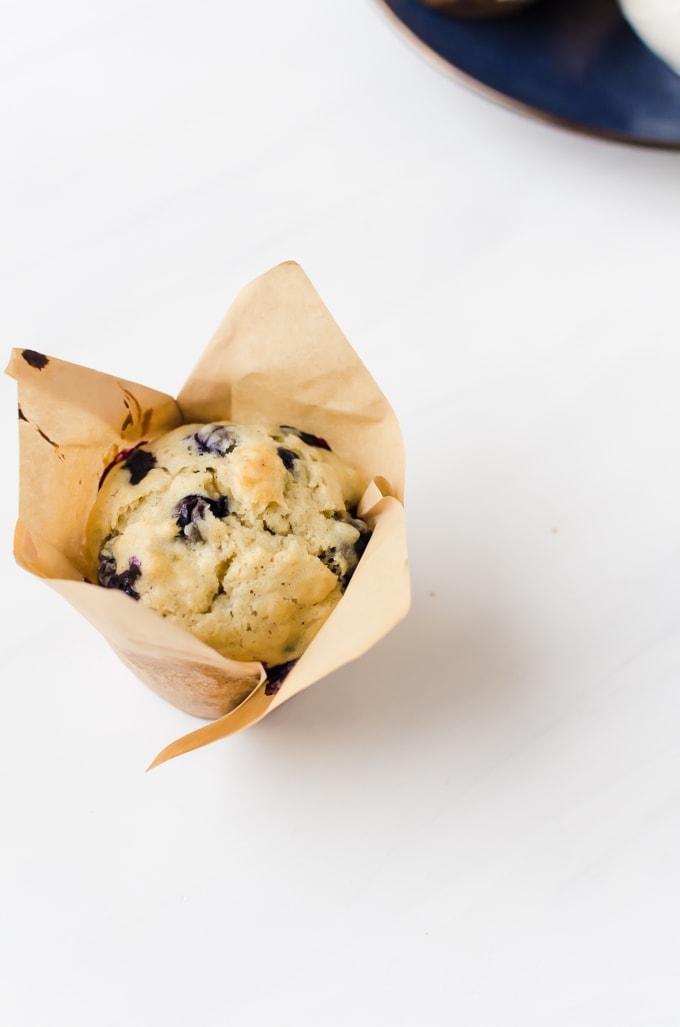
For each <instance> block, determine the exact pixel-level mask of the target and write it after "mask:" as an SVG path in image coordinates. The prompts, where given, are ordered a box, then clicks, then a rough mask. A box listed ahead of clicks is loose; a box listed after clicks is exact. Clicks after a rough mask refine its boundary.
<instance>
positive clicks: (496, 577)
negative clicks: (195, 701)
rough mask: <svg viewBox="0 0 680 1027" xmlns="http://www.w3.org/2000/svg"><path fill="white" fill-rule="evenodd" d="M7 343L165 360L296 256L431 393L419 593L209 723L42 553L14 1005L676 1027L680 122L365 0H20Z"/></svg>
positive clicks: (3, 697)
mask: <svg viewBox="0 0 680 1027" xmlns="http://www.w3.org/2000/svg"><path fill="white" fill-rule="evenodd" d="M3 23H4V24H3V27H2V32H1V33H0V82H1V84H2V89H1V90H0V110H1V112H2V113H1V126H2V140H3V151H4V156H3V158H2V161H1V162H0V203H1V204H2V209H1V211H0V224H1V236H2V239H1V243H0V260H1V263H2V266H1V268H0V274H1V278H0V281H1V283H2V297H1V303H2V306H1V309H0V336H1V338H2V342H3V345H4V346H5V353H6V356H8V355H9V350H10V348H11V347H12V346H22V347H30V348H34V349H38V350H42V351H45V352H47V353H50V354H53V355H55V356H59V357H62V358H64V359H67V360H72V361H76V362H79V363H83V364H87V365H89V366H94V367H97V368H99V369H101V370H103V371H108V372H110V373H113V374H117V375H120V376H121V377H128V378H133V379H137V380H139V381H142V382H145V383H146V384H149V385H152V386H155V387H157V388H160V389H163V390H165V391H168V392H170V393H173V394H174V393H176V392H177V391H178V389H179V387H180V386H181V384H182V382H183V380H184V378H185V376H186V374H187V373H188V371H189V369H190V368H191V366H192V365H193V363H194V361H195V359H196V357H197V356H198V354H199V353H200V351H201V349H202V348H203V346H204V344H205V343H206V341H207V339H208V338H209V336H210V335H211V333H212V331H213V329H214V328H215V327H216V325H217V323H218V322H219V320H220V319H221V317H222V315H223V313H224V312H225V310H226V309H227V307H228V306H229V304H230V302H231V300H232V298H233V296H234V294H235V293H236V291H237V290H238V289H239V288H240V287H241V286H242V285H244V284H245V283H246V282H248V281H249V280H250V279H251V278H253V277H255V276H257V275H258V274H260V273H261V272H263V271H265V270H266V269H268V268H269V267H271V266H272V265H274V264H276V263H278V262H279V261H280V260H284V259H287V258H293V259H296V260H298V261H299V262H300V263H301V264H302V266H303V268H304V269H305V271H306V272H307V274H308V275H309V276H310V278H311V279H312V281H313V283H314V284H315V286H316V287H317V289H318V290H319V292H320V293H321V295H322V297H323V298H324V300H325V302H326V303H327V305H328V306H329V308H330V310H331V312H332V313H333V314H334V316H335V317H336V320H337V321H338V322H339V324H340V326H341V327H342V328H343V330H344V331H345V333H346V334H347V336H348V337H349V339H350V341H351V342H352V343H353V345H354V347H355V348H356V349H357V350H358V352H359V354H360V355H361V357H362V358H363V360H364V361H365V363H366V364H367V365H368V366H369V368H370V370H371V371H372V373H373V374H374V376H375V378H376V379H377V380H378V382H379V383H380V385H381V386H382V388H383V389H384V391H385V392H386V393H387V395H388V397H389V398H390V400H391V402H392V404H393V406H394V407H395V409H396V411H397V414H398V416H399V418H400V420H401V423H402V426H403V429H404V434H405V438H406V445H407V454H408V461H409V472H408V483H407V484H408V493H407V513H408V526H409V542H410V556H411V564H412V579H413V600H414V601H413V610H412V613H411V615H410V616H409V618H408V620H407V621H406V622H404V624H403V625H401V626H400V627H399V628H398V629H397V630H395V632H394V633H393V634H391V635H390V636H389V637H387V638H386V639H385V640H384V641H383V642H382V643H380V644H379V645H378V646H377V647H376V648H375V649H374V650H373V651H372V652H371V653H370V654H368V655H367V656H366V657H365V658H363V659H362V660H360V661H359V662H357V663H355V664H353V665H351V666H349V667H346V668H344V669H343V670H341V671H339V672H337V673H335V674H334V675H332V676H331V677H330V678H328V679H326V680H325V681H323V682H321V683H319V684H317V685H315V686H314V687H313V688H311V689H309V690H308V691H307V692H305V693H304V694H302V695H301V696H299V697H297V698H296V699H294V700H292V701H291V702H290V703H288V704H286V705H284V706H283V707H282V708H281V709H280V710H279V711H277V712H276V713H275V714H273V715H272V716H271V717H269V718H267V719H266V720H265V721H263V722H262V723H261V724H260V725H257V726H256V727H254V728H252V729H250V730H248V731H246V732H244V733H243V734H241V735H237V736H235V737H234V738H231V739H228V740H225V741H223V742H220V743H217V744H214V745H212V746H210V747H207V748H204V749H202V750H200V751H197V752H195V753H192V754H189V755H187V756H184V757H182V758H181V759H178V760H175V761H174V762H171V763H169V764H167V765H164V766H162V767H160V768H159V769H157V770H155V771H153V772H152V773H150V774H145V773H144V768H145V767H146V765H147V764H148V763H149V762H150V760H151V759H152V758H153V756H155V754H156V753H157V752H158V751H159V750H160V749H161V748H162V747H163V746H164V745H165V744H166V743H168V742H169V741H171V740H172V739H173V738H176V737H178V736H179V735H182V734H184V733H186V732H187V731H189V730H191V729H192V728H193V727H194V726H197V725H198V723H199V722H197V721H193V720H192V719H191V718H189V717H187V716H186V715H184V714H182V713H180V712H179V711H177V710H175V709H174V708H172V707H170V706H168V705H166V704H164V703H163V702H162V701H161V700H160V699H158V698H157V697H156V696H154V695H153V694H152V693H151V692H149V691H147V690H146V689H145V688H144V687H143V686H142V685H141V684H139V682H138V681H137V680H136V679H135V678H133V677H132V675H131V674H130V673H129V672H128V671H127V670H126V669H125V668H124V667H123V665H122V664H120V663H119V662H118V661H117V659H116V658H115V657H114V656H113V654H112V653H111V652H110V651H109V649H108V648H107V646H106V644H105V643H104V642H103V640H102V639H101V638H100V636H99V635H97V634H96V633H95V632H94V630H93V629H92V628H90V627H89V625H88V624H87V623H86V622H85V621H84V620H82V619H81V618H80V617H79V616H78V615H77V614H75V613H74V612H73V611H72V610H71V609H70V608H69V607H68V606H67V605H66V604H65V603H64V602H63V601H62V600H61V599H59V598H58V597H57V596H55V595H53V594H52V593H51V591H50V590H49V589H48V588H46V587H45V586H44V585H42V584H41V583H40V581H38V580H37V579H35V578H32V577H31V576H29V575H28V574H26V573H25V572H23V571H21V570H20V569H18V568H17V567H15V565H14V563H13V560H12V557H11V535H12V530H13V525H14V520H15V515H16V495H17V484H16V479H17V457H16V444H15V437H16V424H15V421H16V406H15V402H16V400H15V390H14V383H13V382H12V381H10V380H9V379H7V378H3V380H2V383H1V389H2V393H1V396H0V399H1V416H2V430H3V437H4V438H5V440H6V443H5V448H4V454H5V456H4V460H5V485H4V490H3V500H2V504H0V518H1V521H2V524H1V532H2V547H1V554H0V559H1V560H2V581H3V588H2V592H1V593H0V598H1V602H2V621H1V623H2V627H1V628H0V638H1V642H2V648H1V650H0V656H1V661H2V662H1V666H2V682H1V685H0V1022H1V1023H2V1024H3V1025H7V1027H155V1025H157V1024H158V1025H160V1024H163V1025H169V1027H180V1025H181V1027H184V1025H192V1027H194V1025H200V1027H213V1025H234V1027H259V1025H263V1027H264V1025H267V1027H336V1025H337V1027H344V1025H352V1027H357V1025H358V1027H364V1025H366V1027H368V1025H370V1027H373V1025H379V1027H381V1025H383V1024H384V1025H389V1027H401V1025H404V1027H411V1025H425V1027H429V1025H432V1027H435V1025H436V1027H439V1025H450V1024H456V1025H457V1024H460V1025H462V1027H515V1025H517V1027H534V1025H536V1027H539V1025H540V1027H543V1025H546V1024H550V1025H551V1027H562V1025H569V1027H571V1025H579V1027H584V1025H585V1027H591V1025H592V1027H601V1025H605V1027H606V1025H609V1024H612V1025H614V1024H615V1025H617V1027H628V1025H631V1027H632V1025H641V1027H650V1025H661V1024H663V1025H666V1024H667V1025H677V1024H678V1022H680V991H679V989H678V984H677V980H676V977H677V973H676V971H677V963H678V923H679V921H680V876H679V873H678V856H679V852H678V850H679V849H680V740H679V738H680V730H679V729H680V544H679V542H680V476H679V474H678V456H679V450H680V404H679V402H678V392H679V388H678V386H679V376H680V355H679V351H678V339H677V336H678V316H679V312H680V297H679V292H678V231H679V229H680V167H679V164H678V160H679V158H678V156H677V155H676V154H669V153H662V152H652V151H643V150H637V149H634V148H629V147H625V146H621V145H618V144H611V143H605V142H598V141H595V140H590V139H586V138H583V137H580V136H577V135H574V134H570V133H567V132H564V131H561V130H559V129H557V128H553V127H550V126H547V125H544V124H542V123H538V122H534V121H531V120H528V119H525V118H523V117H521V116H519V115H517V114H514V113H511V112H508V111H506V110H504V109H502V108H500V107H497V106H494V105H493V104H491V103H490V102H488V101H487V100H485V99H482V98H479V97H477V96H476V95H473V94H472V93H470V92H468V91H466V90H465V89H464V88H463V87H462V86H461V85H460V84H459V83H457V82H456V81H455V80H453V79H452V78H449V77H447V76H446V75H443V74H441V73H440V72H439V71H437V70H435V69H434V68H432V67H431V66H430V65H429V64H428V63H426V62H425V61H424V60H423V59H422V57H421V56H420V55H418V54H417V53H416V52H415V51H414V50H413V49H411V48H410V47H409V45H408V44H407V42H406V40H405V38H404V37H402V36H401V35H400V34H399V33H398V32H397V31H396V30H395V27H394V25H393V24H392V23H391V22H390V21H388V20H387V19H386V18H385V16H384V14H383V12H382V11H381V10H380V9H379V8H378V7H377V6H374V5H373V4H372V3H371V2H369V0H344V2H343V3H328V2H327V3H321V2H319V0H290V2H288V3H280V2H278V0H259V2H258V3H252V4H248V3H238V4H237V3H235V2H232V0H222V2H221V3H217V2H216V0H195V2H194V3H192V4H188V3H180V2H177V0H163V2H162V3H161V2H159V0H135V2H132V0H119V2H117V3H116V4H103V3H96V2H95V3H93V2H91V0H88V2H85V0H81V2H77V0H63V2H62V3H59V4H50V3H48V2H47V0H33V2H31V0H28V2H26V0H10V2H9V3H6V4H5V5H4V14H3Z"/></svg>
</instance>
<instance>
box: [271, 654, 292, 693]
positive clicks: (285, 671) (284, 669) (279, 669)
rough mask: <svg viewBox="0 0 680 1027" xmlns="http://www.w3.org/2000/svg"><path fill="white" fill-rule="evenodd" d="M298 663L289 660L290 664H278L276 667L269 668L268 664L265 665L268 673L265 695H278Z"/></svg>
mask: <svg viewBox="0 0 680 1027" xmlns="http://www.w3.org/2000/svg"><path fill="white" fill-rule="evenodd" d="M296 663H297V660H289V661H288V663H278V664H277V665H276V666H275V667H268V666H267V665H266V663H265V664H263V666H264V669H265V671H266V673H267V683H266V684H265V686H264V694H265V695H276V693H277V692H278V690H279V688H280V687H281V685H282V684H283V682H284V681H285V680H286V678H287V677H288V675H289V674H290V672H291V670H292V669H293V667H294V666H295V664H296Z"/></svg>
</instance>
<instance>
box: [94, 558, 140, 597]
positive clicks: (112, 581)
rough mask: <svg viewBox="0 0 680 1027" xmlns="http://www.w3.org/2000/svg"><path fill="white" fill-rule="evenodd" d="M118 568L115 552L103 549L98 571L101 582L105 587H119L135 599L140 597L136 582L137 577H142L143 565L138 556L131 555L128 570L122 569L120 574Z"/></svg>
mask: <svg viewBox="0 0 680 1027" xmlns="http://www.w3.org/2000/svg"><path fill="white" fill-rule="evenodd" d="M117 570H118V567H117V564H116V558H115V556H114V555H113V553H112V552H111V551H110V550H108V549H102V551H101V552H100V554H99V568H98V571H97V580H98V581H99V584H100V585H102V586H103V587H104V588H118V589H120V591H121V592H125V594H126V595H129V596H131V597H132V598H133V599H139V592H137V591H136V590H135V588H134V584H135V582H136V581H137V578H139V577H141V574H142V565H141V563H140V562H139V560H138V559H137V557H136V556H131V557H130V559H129V560H128V567H127V570H126V571H121V573H120V574H118V573H116V572H117Z"/></svg>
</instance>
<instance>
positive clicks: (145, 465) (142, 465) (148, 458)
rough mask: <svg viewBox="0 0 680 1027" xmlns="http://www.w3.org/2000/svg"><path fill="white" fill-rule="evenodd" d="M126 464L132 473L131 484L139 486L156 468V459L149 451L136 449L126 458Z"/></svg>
mask: <svg viewBox="0 0 680 1027" xmlns="http://www.w3.org/2000/svg"><path fill="white" fill-rule="evenodd" d="M141 445H143V443H141ZM124 463H125V467H126V468H127V470H128V471H129V472H130V484H131V485H139V483H140V481H142V480H143V479H144V478H146V476H147V474H148V473H149V471H150V470H151V469H152V468H153V467H155V466H156V457H155V456H154V455H153V453H150V452H149V451H148V449H138V448H135V449H133V450H132V452H131V453H130V454H129V455H128V456H127V457H126V458H125V461H124Z"/></svg>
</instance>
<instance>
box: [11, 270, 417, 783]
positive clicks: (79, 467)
mask: <svg viewBox="0 0 680 1027" xmlns="http://www.w3.org/2000/svg"><path fill="white" fill-rule="evenodd" d="M8 373H9V374H11V375H12V376H13V377H14V378H16V380H17V385H18V393H19V439H20V488H19V519H18V522H17V527H16V533H15V543H14V554H15V557H16V560H17V562H18V563H19V564H20V565H21V566H22V567H25V568H26V569H27V570H29V571H31V572H32V573H33V574H35V575H37V576H38V577H41V578H43V579H44V580H45V581H46V582H47V584H49V585H50V586H51V587H52V588H54V589H55V590H56V591H57V592H59V593H60V594H61V595H63V596H64V597H65V598H66V599H67V600H68V601H69V602H70V603H71V604H72V605H73V606H74V607H75V608H76V609H77V610H78V611H79V612H80V613H82V614H83V616H85V617H86V618H87V619H88V620H89V621H90V622H91V623H92V624H93V625H94V626H95V627H96V628H98V629H99V631H100V632H101V633H102V634H103V635H104V637H105V638H106V639H107V641H108V642H109V644H110V645H111V646H112V648H113V649H114V650H115V652H116V653H117V654H118V656H119V657H120V658H121V660H122V661H123V662H124V663H125V664H126V665H127V666H128V667H129V668H130V669H131V670H132V671H133V672H134V673H135V674H136V675H137V677H139V678H140V679H141V680H142V681H143V682H144V683H145V684H147V685H148V686H150V687H151V688H152V689H153V690H154V691H156V692H157V693H158V694H159V695H161V696H162V697H163V698H164V699H166V700H168V701H169V702H171V703H173V704H174V705H175V706H177V707H179V708H180V709H182V710H184V711H185V712H187V713H190V714H193V715H194V716H199V717H203V718H206V719H209V720H210V721H211V722H210V723H208V724H206V725H204V726H202V727H200V728H198V729H197V730H195V731H192V732H191V733H190V734H187V735H185V736H184V737H182V738H180V739H178V740H177V741H175V742H172V743H171V744H170V745H168V746H167V747H166V748H165V749H163V751H162V752H161V753H160V754H159V755H158V756H157V757H156V759H155V760H154V761H153V762H152V764H151V766H152V767H153V766H156V765H157V764H159V763H162V762H164V761H165V760H167V759H170V758H172V757H174V756H179V755H180V754H182V753H185V752H188V751H189V750H191V749H195V748H198V747H199V746H202V745H206V744H207V743H208V742H212V741H215V740H216V739H219V738H224V737H226V736H227V735H230V734H233V733H234V732H236V731H239V730H241V729H242V728H245V727H248V726H249V725H251V724H254V723H255V722H256V721H258V720H260V719H261V718H262V717H264V716H265V715H266V714H267V713H269V712H271V711H272V710H274V709H275V708H276V707H277V706H280V705H281V703H282V702H285V701H286V700H287V699H290V698H292V696H294V695H296V694H297V693H298V692H300V691H302V689H304V688H307V687H309V686H310V685H312V684H314V682H316V681H318V680H319V679H320V678H322V677H325V676H326V675H327V674H330V673H331V672H332V671H334V670H337V669H338V668H339V667H341V666H343V665H344V664H346V663H348V662H349V661H351V660H354V659H356V658H358V657H359V656H361V655H362V654H363V653H365V652H366V651H367V650H368V649H370V648H371V646H373V645H374V644H375V643H376V642H377V641H378V640H379V639H381V638H382V637H383V636H384V635H385V634H387V632H388V631H390V630H391V629H392V628H393V627H394V626H395V625H396V624H397V623H398V622H399V621H400V620H401V619H402V618H403V617H404V616H405V615H406V613H407V611H408V608H409V602H410V591H409V577H408V563H407V553H406V533H405V524H404V509H403V488H404V449H403V442H402V438H401V432H400V429H399V425H398V422H397V418H396V416H395V414H394V411H393V410H392V408H391V407H390V405H389V403H388V402H387V400H386V398H385V396H384V395H383V393H382V392H381V391H380V389H379V387H378V386H377V385H376V383H375V381H374V380H373V378H372V377H371V375H370V373H369V372H368V370H367V369H366V367H365V366H364V365H363V363H362V362H361V360H360V359H359V357H358V356H357V354H356V353H355V352H354V350H353V349H352V347H351V346H350V344H349V343H348V341H347V340H346V339H345V337H344V335H343V334H342V332H341V331H340V329H339V327H338V326H337V324H336V323H335V321H334V320H333V318H332V317H331V315H330V314H329V312H328V310H327V309H326V307H325V306H324V304H323V302H322V301H321V299H320V297H319V296H318V294H317V293H316V291H315V290H314V288H313V286H312V285H311V283H310V281H309V279H308V278H307V277H306V276H305V274H304V273H303V271H302V270H301V268H300V267H299V266H298V265H297V264H295V263H293V262H287V263H285V264H280V265H279V266H278V267H275V268H273V269H272V270H271V271H269V272H267V273H266V274H264V275H262V276H261V277H260V278H258V279H256V280H255V281H254V282H251V283H250V285H248V286H246V287H245V288H244V289H243V290H242V291H241V292H240V293H239V294H238V296H237V297H236V300H235V302H234V303H233V305H232V307H231V308H230V310H229V311H228V313H227V315H226V316H225V318H224V320H223V321H222V323H221V324H220V326H219V327H218V329H217V331H216V332H215V334H214V336H213V338H212V340H211V341H210V343H209V344H208V346H207V348H206V350H205V351H204V353H203V355H202V356H201V357H200V359H199V361H198V363H197V365H196V366H195V368H194V370H193V371H192V373H191V374H190V376H189V378H188V379H187V382H186V384H185V385H184V387H183V388H182V390H181V392H180V393H179V396H178V397H177V399H173V398H172V397H170V396H168V395H166V394H165V393H162V392H158V391H156V390H154V389H151V388H148V387H146V386H144V385H139V384H137V383H136V382H132V381H125V380H123V379H120V378H116V377H114V376H112V375H107V374H102V373H100V372H98V371H94V370H91V369H90V368H85V367H80V366H78V365H76V364H70V363H66V362H65V361H62V360H58V359H56V358H55V357H48V356H45V355H44V354H42V353H38V352H36V351H34V350H19V349H17V350H14V352H13V354H12V359H11V361H10V365H9V367H8ZM211 421H232V422H235V423H241V424H249V423H250V424H266V425H276V424H294V425H296V426H298V427H300V428H301V429H303V430H305V431H308V432H312V433H314V434H315V435H318V436H321V437H323V438H324V439H326V440H327V441H328V442H329V444H330V446H331V448H332V449H333V450H334V452H336V453H337V454H338V456H340V457H341V458H342V459H343V460H344V461H345V462H346V463H348V464H350V465H352V466H354V467H356V468H357V469H358V470H359V471H361V472H362V473H363V474H364V475H365V478H366V480H367V481H368V482H369V483H370V484H369V485H368V487H367V489H366V492H365V494H364V496H363V498H362V500H361V502H360V504H359V509H358V516H360V517H361V518H363V519H364V520H365V521H366V522H367V523H368V524H369V527H370V528H371V529H372V535H371V539H370V542H369V544H368V546H367V548H366V551H365V552H364V554H363V556H362V557H361V560H360V561H359V564H358V567H357V569H356V571H355V573H354V575H353V577H352V579H351V581H350V583H349V585H348V587H347V590H346V592H345V594H344V595H343V597H342V599H341V600H340V602H339V604H338V606H337V607H336V608H335V609H334V611H333V613H332V614H331V615H330V617H329V619H328V620H327V621H326V623H325V624H324V625H323V627H322V628H321V630H320V631H319V633H318V634H317V635H316V637H315V638H314V639H313V640H312V642H311V644H310V645H309V647H308V648H307V650H306V651H305V652H304V654H303V655H302V656H301V657H300V658H299V659H298V660H297V662H296V663H295V664H294V665H293V666H292V667H291V668H289V669H288V668H286V669H287V671H288V672H287V673H285V674H284V673H278V674H276V673H275V674H272V673H270V674H269V676H268V674H267V671H266V669H265V668H264V667H263V665H262V664H260V663H243V662H239V661H235V660H229V659H226V658H225V657H223V656H221V655H220V654H219V653H218V652H217V651H216V650H214V649H211V648H210V647H209V646H207V645H205V644H204V643H203V642H201V641H200V640H199V639H197V638H195V637H194V636H193V635H191V634H190V633H189V632H187V631H186V630H184V629H183V628H181V627H179V626H177V625H176V624H174V623H173V622H172V621H170V620H168V619H164V618H163V617H161V616H160V615H159V614H157V613H155V612H154V611H153V610H150V609H148V608H145V607H144V606H143V605H142V604H141V603H138V602H136V601H135V600H134V599H133V598H131V597H130V596H128V595H125V594H124V593H122V592H119V591H117V590H115V589H107V588H102V587H100V586H99V585H96V584H93V583H92V582H93V580H94V573H93V569H92V567H91V565H90V558H89V556H88V553H87V549H86V539H85V529H86V524H87V520H88V517H89V514H90V511H91V509H92V506H93V504H94V501H95V498H96V495H97V488H98V483H99V480H100V478H101V475H102V472H103V471H104V469H105V468H106V467H107V466H108V465H109V464H110V463H111V461H112V460H114V459H115V458H116V456H117V455H118V454H120V453H121V452H122V451H124V450H128V449H131V448H132V447H134V446H135V445H137V444H138V443H140V442H142V441H146V440H150V439H153V438H156V437H158V436H159V435H162V434H163V433H165V432H167V431H170V430H171V429H173V428H176V427H178V426H179V425H182V424H190V423H193V422H203V423H208V422H211Z"/></svg>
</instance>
